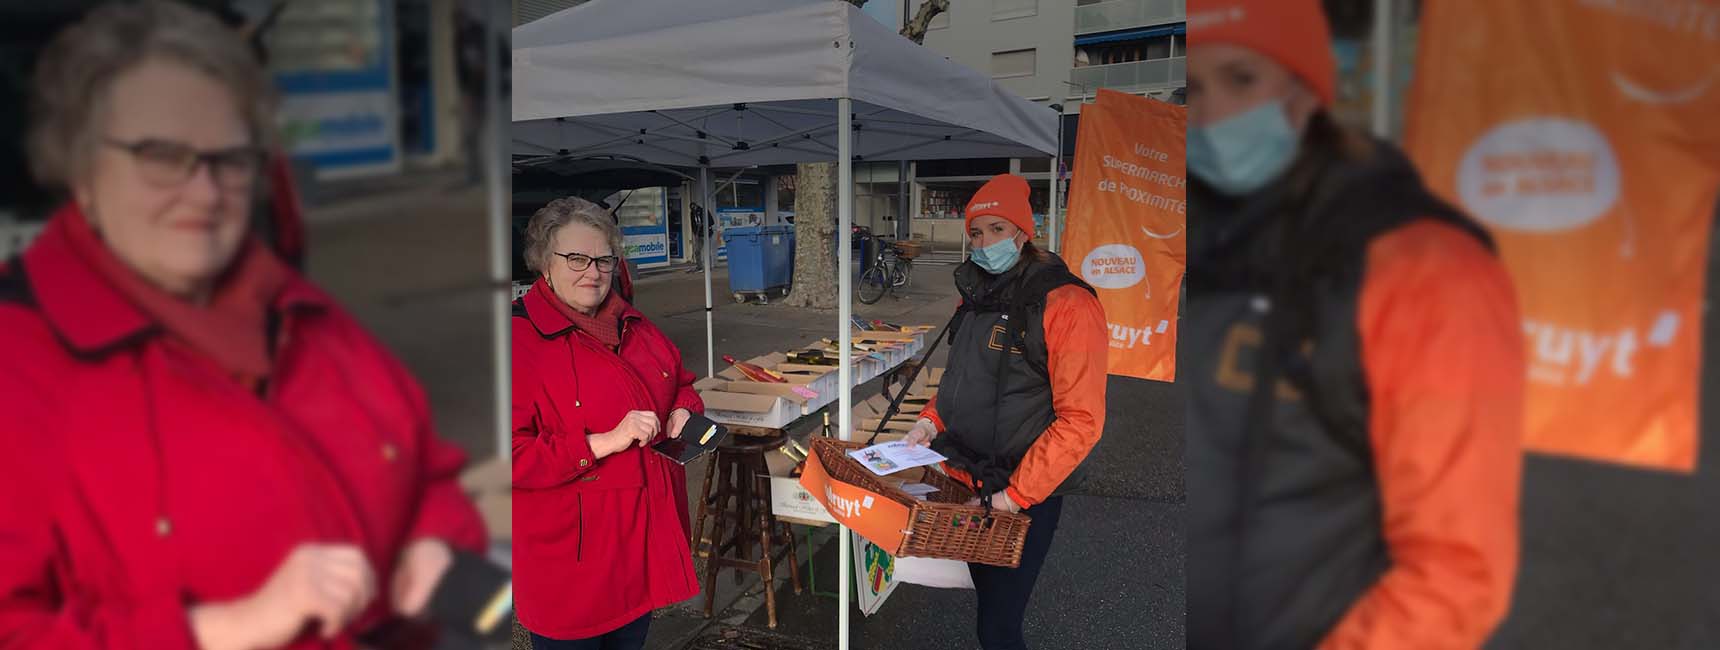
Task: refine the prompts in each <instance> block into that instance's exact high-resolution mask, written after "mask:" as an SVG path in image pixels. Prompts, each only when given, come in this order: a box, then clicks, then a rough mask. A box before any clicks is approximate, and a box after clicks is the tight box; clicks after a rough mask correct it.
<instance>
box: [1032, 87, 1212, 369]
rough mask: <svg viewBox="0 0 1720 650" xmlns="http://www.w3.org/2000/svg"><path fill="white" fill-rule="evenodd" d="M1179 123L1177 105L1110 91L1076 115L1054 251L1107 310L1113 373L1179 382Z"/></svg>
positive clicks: (1182, 207) (1184, 248) (1182, 221)
mask: <svg viewBox="0 0 1720 650" xmlns="http://www.w3.org/2000/svg"><path fill="white" fill-rule="evenodd" d="M1186 124H1187V118H1186V117H1185V113H1184V109H1183V107H1181V106H1177V105H1174V104H1167V103H1164V102H1160V101H1156V100H1151V99H1147V98H1145V97H1138V96H1135V95H1128V94H1124V93H1119V92H1115V91H1110V90H1101V91H1099V100H1098V103H1095V104H1088V105H1086V106H1083V107H1081V130H1080V132H1079V134H1077V136H1076V140H1075V175H1074V177H1073V178H1072V179H1070V181H1069V215H1068V226H1067V227H1066V228H1065V230H1064V234H1063V246H1062V248H1061V249H1060V250H1061V251H1062V253H1063V258H1064V259H1065V260H1067V261H1068V263H1069V266H1070V268H1071V270H1073V271H1075V272H1076V273H1077V274H1079V275H1080V276H1081V278H1082V279H1084V280H1086V281H1087V284H1090V285H1093V288H1094V290H1096V291H1097V292H1098V294H1099V302H1100V303H1102V304H1104V306H1105V319H1106V321H1107V324H1108V325H1109V326H1110V330H1111V332H1110V333H1111V354H1110V373H1111V374H1113V375H1124V376H1128V377H1138V378H1141V379H1156V380H1159V381H1172V380H1174V379H1176V367H1177V366H1176V363H1177V361H1176V349H1177V343H1176V340H1177V333H1176V327H1177V304H1178V302H1179V297H1180V296H1181V295H1182V279H1183V272H1184V271H1185V270H1186V269H1187V268H1188V237H1187V235H1188V228H1187V224H1188V220H1187V213H1188V202H1187V201H1186V197H1187V185H1186V181H1185V176H1184V172H1183V151H1184V149H1183V144H1184V139H1185V135H1186V134H1185V133H1184V128H1185V125H1186Z"/></svg>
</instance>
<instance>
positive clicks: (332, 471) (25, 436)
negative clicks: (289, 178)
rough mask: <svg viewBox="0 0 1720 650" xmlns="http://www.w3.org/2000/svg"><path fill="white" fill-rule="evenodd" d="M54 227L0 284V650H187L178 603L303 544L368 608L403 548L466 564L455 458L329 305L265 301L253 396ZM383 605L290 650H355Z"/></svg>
mask: <svg viewBox="0 0 1720 650" xmlns="http://www.w3.org/2000/svg"><path fill="white" fill-rule="evenodd" d="M64 218H65V217H64V215H62V216H58V217H55V220H54V221H51V222H50V223H49V225H48V227H47V229H46V230H45V231H44V232H43V233H42V235H41V236H40V238H39V239H38V240H37V241H36V242H35V244H34V245H33V246H32V247H31V248H30V249H29V250H28V251H26V252H25V253H24V255H23V258H22V262H21V264H13V265H10V266H8V267H7V268H4V269H0V482H4V485H3V486H0V646H4V647H7V648H68V649H69V648H78V649H92V650H93V649H97V648H101V649H122V648H136V649H148V650H173V649H178V648H184V649H187V650H189V649H191V648H193V647H194V642H193V639H192V637H191V630H190V626H189V623H188V620H187V610H188V608H189V607H190V606H192V605H196V604H198V603H208V602H218V601H225V600H232V599H235V598H239V597H242V596H246V595H249V594H251V593H253V592H254V591H256V590H257V589H258V588H259V587H260V586H262V584H263V583H264V581H265V580H266V579H267V578H268V577H269V576H270V575H271V574H272V573H273V572H274V570H275V568H276V567H277V566H279V565H280V563H281V561H282V560H283V559H285V558H286V557H287V554H288V553H289V552H290V551H291V550H292V549H293V548H294V547H295V546H297V545H299V544H301V543H305V542H344V543H357V544H359V545H361V546H362V547H363V549H364V550H365V552H366V555H367V556H368V557H369V558H370V561H371V565H372V567H373V569H374V570H375V572H376V575H377V579H378V584H379V585H380V586H382V587H383V588H384V589H385V588H386V586H387V585H388V584H389V581H390V579H391V578H392V571H393V565H394V562H395V560H396V558H397V556H398V555H399V552H400V550H401V549H402V548H403V547H404V546H405V545H406V544H407V543H408V542H409V541H410V540H413V539H416V538H422V537H433V538H439V539H443V540H446V541H448V542H449V543H450V544H452V545H453V546H455V547H456V548H465V549H468V550H474V551H477V550H481V549H482V548H483V545H484V530H483V524H482V522H481V521H480V519H479V518H478V514H477V511H476V510H475V509H474V508H473V507H472V505H471V503H470V501H468V500H467V498H466V497H465V495H464V494H463V493H462V492H461V491H460V488H459V485H458V484H457V482H456V474H457V472H458V471H459V469H460V466H461V464H462V462H463V455H462V454H461V452H460V451H459V450H458V449H456V448H454V447H451V446H449V445H447V444H444V443H442V442H440V441H438V440H437V439H436V437H435V435H434V432H433V431H432V429H431V423H430V416H429V410H428V407H427V405H426V403H425V400H424V396H423V393H422V391H421V390H420V389H419V387H418V385H417V383H416V382H414V381H413V379H412V378H411V377H410V376H409V375H408V374H407V372H406V370H405V368H404V367H402V366H401V365H400V363H398V362H397V361H396V360H395V359H394V358H392V357H391V356H390V355H389V354H388V352H387V351H386V350H384V349H383V347H382V346H381V345H380V344H378V343H377V342H376V340H374V339H373V338H371V336H370V335H369V334H367V333H366V332H365V331H364V330H363V328H361V327H360V326H359V324H358V323H357V322H356V321H354V320H353V319H352V317H351V316H349V315H348V314H347V313H346V312H345V311H343V310H342V309H341V308H340V307H338V306H336V305H335V303H334V301H333V300H332V299H330V298H329V297H328V296H327V295H325V294H323V293H322V292H321V291H319V290H317V289H316V288H314V287H312V286H311V285H310V284H309V283H307V282H306V281H305V280H304V279H303V278H300V277H299V276H297V275H294V276H292V277H291V278H290V280H289V281H288V283H287V285H286V287H285V288H284V289H283V290H282V291H281V292H280V294H279V296H278V298H277V299H276V300H275V302H274V305H273V313H274V316H275V319H276V321H277V322H278V329H277V330H276V331H277V335H276V336H274V337H273V341H274V344H273V345H274V348H273V351H272V354H273V355H274V368H275V370H274V374H273V375H272V376H271V377H270V381H269V383H268V384H267V387H266V389H265V393H264V394H263V395H262V396H259V394H258V393H256V392H253V391H250V390H247V389H245V388H244V387H242V386H241V385H240V383H239V382H237V381H234V380H233V379H231V378H230V377H229V375H227V374H226V373H224V372H223V371H222V370H221V369H220V368H219V367H217V366H216V365H214V364H213V363H212V362H210V361H209V360H208V359H207V358H206V357H203V356H201V355H199V354H197V353H194V352H191V351H190V349H189V348H188V347H185V346H184V345H181V344H179V343H177V342H175V341H173V340H171V339H168V338H166V337H163V336H161V335H159V334H158V333H157V332H158V330H157V328H156V326H155V324H154V323H153V322H152V320H151V319H150V318H149V317H148V316H146V315H145V314H144V313H143V312H141V311H139V310H138V309H136V308H134V307H133V306H131V304H130V303H128V302H127V301H126V300H125V299H124V298H122V297H121V295H120V294H119V293H118V292H116V291H115V289H114V288H113V287H112V286H110V285H109V284H107V282H106V281H105V280H104V279H102V278H101V276H99V275H98V274H97V273H96V272H95V271H94V270H92V269H91V268H90V267H88V266H86V265H85V263H84V262H83V261H82V260H81V258H79V257H77V256H76V253H75V252H74V251H73V250H72V249H70V248H69V246H68V244H69V242H68V239H67V233H66V228H65V224H64V222H63V220H64ZM382 593H383V595H382V596H379V597H378V598H377V600H376V602H375V603H374V604H373V607H372V609H371V610H370V611H369V612H367V613H366V615H364V616H362V617H361V618H360V619H359V620H358V621H356V622H355V623H354V624H353V625H351V626H348V628H347V630H345V631H344V633H343V634H342V635H341V636H340V637H339V638H338V639H337V640H336V641H335V642H334V643H332V644H327V643H324V642H322V641H321V640H320V639H318V638H316V637H315V635H314V634H307V635H305V636H304V637H301V638H300V639H299V640H298V641H296V642H295V643H293V644H292V645H291V646H290V647H291V648H295V649H298V648H304V649H308V648H352V647H354V646H355V643H354V636H355V635H356V634H359V633H361V632H362V631H364V630H366V629H367V628H368V627H370V626H373V625H375V624H376V623H377V622H378V621H379V620H380V619H381V618H382V617H383V616H384V615H385V614H386V611H387V598H386V593H387V592H386V591H385V590H384V591H383V592H382Z"/></svg>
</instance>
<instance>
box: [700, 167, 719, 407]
mask: <svg viewBox="0 0 1720 650" xmlns="http://www.w3.org/2000/svg"><path fill="white" fill-rule="evenodd" d="M699 197H700V199H699V200H700V201H702V202H704V208H705V219H704V224H705V225H704V226H703V227H702V228H701V232H700V233H699V236H700V237H703V238H704V239H705V245H704V246H703V247H702V248H703V249H704V253H705V376H706V377H715V376H717V344H716V337H715V334H714V328H713V327H712V324H711V258H713V257H716V253H715V252H714V251H712V250H711V231H713V230H716V227H717V224H716V218H717V210H716V208H715V207H713V206H712V204H711V168H710V167H709V166H702V167H700V168H699Z"/></svg>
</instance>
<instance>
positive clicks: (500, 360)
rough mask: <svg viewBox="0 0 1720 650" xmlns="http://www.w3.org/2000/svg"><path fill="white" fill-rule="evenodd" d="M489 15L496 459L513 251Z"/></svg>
mask: <svg viewBox="0 0 1720 650" xmlns="http://www.w3.org/2000/svg"><path fill="white" fill-rule="evenodd" d="M485 6H486V7H489V11H488V15H486V16H484V18H485V21H484V32H485V38H484V67H485V69H486V71H487V74H485V75H484V79H485V84H484V102H485V103H486V104H488V106H486V107H485V110H484V121H485V122H486V124H484V125H483V127H482V128H483V130H482V131H481V132H482V133H483V134H484V135H485V137H484V138H483V140H482V141H483V142H485V143H486V146H485V147H484V151H483V153H482V154H481V155H482V156H483V157H484V162H485V165H484V188H485V190H486V194H487V196H488V197H489V199H490V206H489V212H490V281H491V282H492V283H493V285H494V286H495V289H494V290H493V292H492V293H491V294H490V308H491V310H492V314H491V316H492V327H491V330H492V334H491V336H490V345H491V354H492V355H493V356H494V359H493V363H492V365H493V371H494V372H495V374H496V378H495V381H494V382H493V385H494V386H495V395H494V396H493V399H494V400H495V403H496V412H495V415H494V420H495V421H494V423H493V424H494V426H495V427H496V456H497V457H500V458H508V457H510V456H512V455H513V452H512V447H513V443H512V438H513V408H512V406H511V405H512V403H513V385H512V383H513V373H512V370H511V367H512V365H511V362H512V359H511V357H512V356H513V351H512V349H511V348H510V346H509V342H508V334H509V330H510V329H511V325H510V319H511V317H512V312H513V307H512V302H513V298H514V295H513V283H512V282H511V280H512V277H511V276H512V274H513V265H512V261H513V260H512V259H510V258H511V257H512V255H513V252H512V251H511V250H510V248H511V244H510V243H509V242H511V240H512V238H511V237H510V234H511V233H510V232H509V229H508V221H509V218H510V216H511V215H510V214H509V213H510V212H511V210H509V209H508V206H509V205H510V204H511V203H512V198H511V197H510V196H509V194H508V183H507V181H506V180H504V179H503V178H502V170H503V166H502V161H503V160H504V158H503V156H504V154H503V152H502V138H500V137H497V134H499V133H504V132H505V128H504V126H503V122H502V112H503V110H504V109H506V108H507V103H506V102H505V101H504V100H503V99H502V96H501V86H500V82H499V81H497V79H498V78H499V77H500V75H499V74H498V69H499V67H500V65H501V53H500V52H497V51H496V49H497V47H496V39H494V38H490V37H489V32H490V29H491V28H492V27H493V26H495V25H498V24H500V23H501V21H499V20H497V16H496V14H497V9H496V7H495V6H492V5H491V4H486V5H485Z"/></svg>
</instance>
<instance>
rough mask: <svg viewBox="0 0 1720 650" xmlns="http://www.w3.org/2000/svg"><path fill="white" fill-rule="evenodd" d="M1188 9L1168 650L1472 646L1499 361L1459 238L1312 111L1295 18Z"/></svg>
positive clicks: (1514, 347) (1321, 67) (1515, 321)
mask: <svg viewBox="0 0 1720 650" xmlns="http://www.w3.org/2000/svg"><path fill="white" fill-rule="evenodd" d="M1192 4H1193V5H1194V6H1191V7H1190V9H1189V21H1188V24H1189V44H1190V52H1189V59H1188V60H1189V65H1188V73H1189V86H1188V92H1189V97H1188V98H1189V102H1188V104H1189V133H1188V169H1189V172H1190V179H1191V182H1190V184H1189V185H1190V187H1189V203H1190V206H1191V212H1192V213H1193V214H1194V215H1195V216H1196V219H1197V220H1198V222H1199V223H1198V224H1194V227H1193V228H1191V229H1190V232H1191V242H1190V249H1191V251H1190V261H1189V268H1190V273H1189V285H1190V294H1189V295H1190V298H1189V312H1188V315H1187V317H1186V319H1185V322H1184V324H1183V331H1184V332H1185V335H1184V336H1185V341H1184V345H1185V346H1186V347H1185V348H1184V350H1185V351H1187V352H1188V354H1187V356H1185V357H1184V359H1186V360H1187V361H1185V363H1187V364H1188V366H1189V372H1188V373H1187V374H1186V375H1185V376H1186V377H1188V378H1189V379H1188V380H1187V383H1188V384H1189V386H1190V401H1189V410H1188V442H1189V447H1188V472H1187V476H1188V482H1189V486H1188V491H1189V503H1190V509H1189V510H1190V520H1189V560H1188V567H1189V574H1188V584H1189V647H1190V648H1199V649H1220V648H1222V649H1225V650H1230V649H1237V650H1255V649H1264V648H1314V647H1319V648H1329V649H1338V648H1343V649H1352V648H1354V649H1367V650H1388V649H1398V648H1403V649H1408V648H1416V649H1418V650H1421V649H1441V648H1450V649H1458V648H1477V647H1479V646H1480V645H1481V644H1482V643H1484V642H1485V640H1486V639H1487V637H1488V635H1489V634H1491V633H1492V631H1493V629H1494V628H1495V627H1496V626H1497V625H1498V623H1499V621H1500V620H1501V619H1502V618H1503V617H1504V615H1505V612H1506V610H1507V608H1508V606H1509V602H1510V595H1511V584H1512V580H1513V578H1514V575H1515V572H1516V557H1517V503H1518V491H1519V488H1518V483H1519V478H1520V476H1521V445H1520V442H1519V428H1520V426H1521V418H1522V400H1523V380H1524V379H1523V378H1524V367H1523V359H1522V341H1521V338H1522V337H1521V334H1520V332H1519V327H1520V325H1519V322H1520V321H1519V318H1518V315H1517V310H1516V305H1515V298H1514V295H1513V293H1512V289H1511V285H1510V281H1509V279H1508V277H1507V276H1506V274H1505V271H1504V269H1503V267H1502V266H1501V265H1500V263H1499V262H1498V261H1497V260H1496V259H1495V257H1494V254H1493V251H1492V245H1491V242H1490V240H1489V238H1488V236H1487V234H1486V232H1485V231H1483V230H1482V229H1481V228H1480V227H1479V226H1477V225H1476V224H1475V223H1474V222H1472V221H1471V220H1470V219H1469V218H1467V217H1466V216H1464V215H1463V214H1461V213H1460V212H1459V211H1458V210H1456V209H1455V208H1453V207H1451V206H1449V205H1447V204H1446V203H1444V202H1443V201H1441V200H1439V199H1437V198H1435V197H1434V196H1432V195H1431V194H1430V193H1429V192H1428V191H1427V190H1426V189H1425V188H1424V186H1423V185H1422V182H1421V179H1420V178H1419V176H1418V175H1417V174H1416V171H1415V170H1414V169H1413V168H1412V167H1411V166H1410V164H1409V162H1408V161H1407V160H1406V159H1405V158H1404V157H1403V156H1402V154H1401V153H1399V152H1398V151H1397V149H1396V148H1394V147H1393V146H1392V145H1390V144H1388V143H1386V142H1383V141H1379V140H1375V139H1371V138H1369V137H1367V136H1364V135H1361V134H1358V133H1354V132H1352V131H1350V130H1347V129H1345V128H1343V127H1340V126H1339V125H1338V124H1337V123H1336V122H1335V121H1334V120H1333V118H1332V117H1331V115H1330V113H1329V112H1328V107H1329V106H1330V105H1331V104H1332V101H1333V97H1334V95H1335V87H1336V83H1335V79H1334V77H1335V70H1334V65H1333V60H1332V55H1331V43H1330V38H1329V36H1328V33H1327V27H1326V19H1325V16H1324V15H1323V13H1322V11H1321V9H1320V5H1319V3H1318V2H1315V1H1314V0H1222V1H1217V0H1215V1H1211V2H1205V3H1192Z"/></svg>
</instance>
